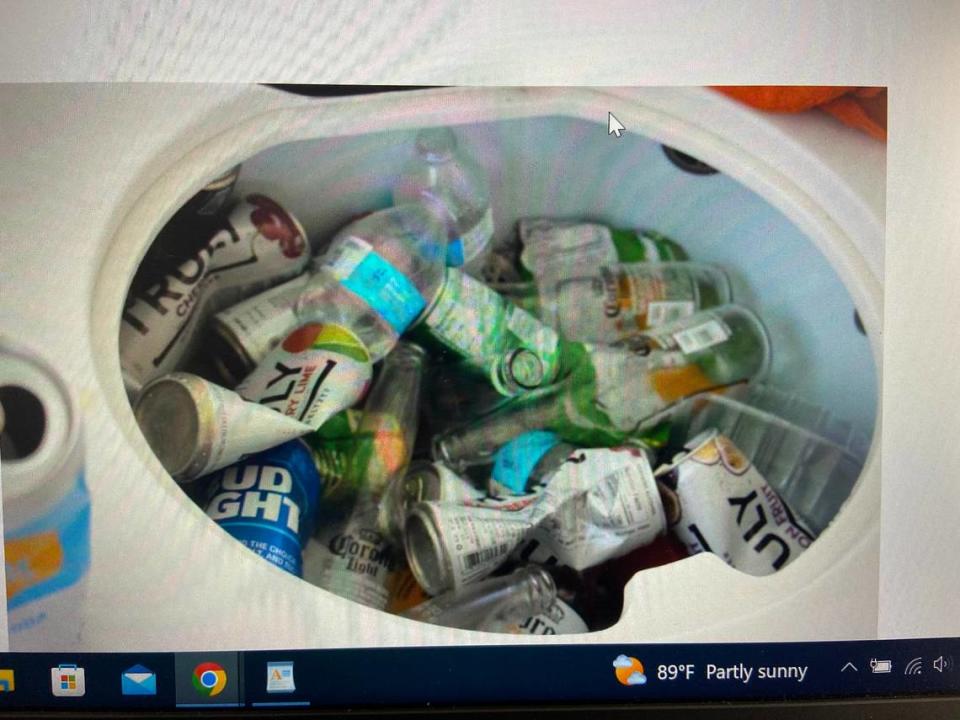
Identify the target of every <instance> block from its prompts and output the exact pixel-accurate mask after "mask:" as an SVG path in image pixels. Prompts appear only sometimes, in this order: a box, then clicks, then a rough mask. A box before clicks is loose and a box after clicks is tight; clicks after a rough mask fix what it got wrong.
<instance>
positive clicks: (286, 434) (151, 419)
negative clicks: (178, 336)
mask: <svg viewBox="0 0 960 720" xmlns="http://www.w3.org/2000/svg"><path fill="white" fill-rule="evenodd" d="M133 412H134V415H135V416H136V418H137V423H138V424H139V425H140V430H141V432H143V435H144V437H145V438H146V439H147V442H148V443H149V444H150V447H151V448H152V449H153V452H154V454H156V456H157V459H158V460H159V461H160V463H161V464H162V465H163V467H164V468H165V469H166V470H167V472H169V473H170V475H172V476H173V478H174V479H175V480H177V481H178V482H190V481H192V480H194V479H196V478H198V477H200V476H202V475H207V474H208V473H211V472H213V471H214V470H219V469H220V468H223V467H226V466H227V465H232V464H233V463H235V462H237V461H238V460H239V459H240V458H242V457H243V456H244V455H249V454H251V453H256V452H260V451H261V450H266V449H267V448H271V447H273V446H274V445H279V444H281V443H283V442H286V441H288V440H292V439H294V438H296V437H299V436H301V435H304V434H306V433H308V432H310V430H311V428H310V426H309V425H306V424H304V423H302V422H300V421H298V420H296V419H294V418H291V417H287V416H285V415H281V414H279V413H277V412H275V411H274V410H271V409H270V408H268V407H266V406H264V405H259V404H257V403H254V402H249V401H247V400H245V399H244V398H243V397H241V396H240V395H238V394H237V393H235V392H233V391H232V390H227V389H226V388H224V387H220V386H219V385H216V384H214V383H212V382H210V381H209V380H204V379H203V378H201V377H198V376H197V375H191V374H190V373H183V372H176V373H170V374H169V375H165V376H163V377H161V378H158V379H156V380H154V381H153V382H151V383H150V384H149V385H147V386H146V387H145V388H144V389H143V392H142V393H140V396H139V397H138V398H137V402H136V405H135V406H134V411H133Z"/></svg>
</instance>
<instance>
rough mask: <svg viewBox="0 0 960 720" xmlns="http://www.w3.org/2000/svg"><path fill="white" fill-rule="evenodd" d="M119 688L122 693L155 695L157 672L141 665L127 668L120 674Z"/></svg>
mask: <svg viewBox="0 0 960 720" xmlns="http://www.w3.org/2000/svg"><path fill="white" fill-rule="evenodd" d="M120 690H121V692H122V693H123V694H124V695H156V694H157V674H156V673H155V672H153V670H150V669H149V668H145V667H144V666H143V665H134V666H133V667H131V668H127V669H126V670H124V671H123V674H122V675H121V676H120Z"/></svg>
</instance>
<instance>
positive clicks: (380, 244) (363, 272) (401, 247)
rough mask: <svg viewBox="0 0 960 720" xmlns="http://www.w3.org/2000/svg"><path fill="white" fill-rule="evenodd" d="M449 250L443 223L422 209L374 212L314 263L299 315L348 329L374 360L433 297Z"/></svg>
mask: <svg viewBox="0 0 960 720" xmlns="http://www.w3.org/2000/svg"><path fill="white" fill-rule="evenodd" d="M446 246H447V240H446V233H445V232H444V229H443V226H442V224H441V223H440V221H439V219H438V218H437V217H436V216H435V215H434V214H433V213H432V212H431V211H430V210H429V209H427V208H426V207H424V206H422V205H416V204H406V205H398V206H397V207H393V208H389V209H387V210H381V211H379V212H375V213H371V214H370V215H367V216H365V217H363V218H361V219H359V220H357V221H355V222H353V223H350V224H349V225H347V226H346V227H345V228H343V229H342V230H341V231H340V232H339V233H337V235H336V236H335V237H334V238H333V240H332V241H331V242H330V247H329V249H328V250H327V252H326V253H325V254H324V255H323V256H322V257H320V258H317V259H315V260H314V266H313V269H314V271H315V274H314V276H313V277H312V278H311V279H310V282H309V283H308V285H307V287H306V288H305V289H304V291H303V292H302V293H301V295H300V298H299V300H298V301H297V309H296V312H297V315H298V317H299V318H300V319H301V320H303V321H312V320H317V321H321V322H333V323H336V324H339V325H344V326H345V327H349V328H350V329H351V330H353V332H355V333H356V334H357V336H358V337H359V338H360V339H361V340H362V341H363V342H364V344H365V345H366V346H367V348H368V350H369V351H370V354H371V356H372V357H373V360H374V361H375V362H376V361H377V360H379V359H381V358H383V357H384V356H386V354H387V353H389V352H390V350H392V349H393V347H394V346H395V345H396V344H397V340H398V338H399V337H400V335H401V334H403V332H404V331H405V330H406V329H407V328H408V327H409V326H410V325H411V324H413V322H414V321H415V320H417V319H418V318H419V317H420V316H421V315H422V314H423V313H424V311H426V310H427V309H429V308H430V307H431V305H432V304H433V302H434V301H435V300H436V298H437V296H438V295H439V292H440V288H441V287H442V285H443V280H444V267H445V265H444V258H445V257H446Z"/></svg>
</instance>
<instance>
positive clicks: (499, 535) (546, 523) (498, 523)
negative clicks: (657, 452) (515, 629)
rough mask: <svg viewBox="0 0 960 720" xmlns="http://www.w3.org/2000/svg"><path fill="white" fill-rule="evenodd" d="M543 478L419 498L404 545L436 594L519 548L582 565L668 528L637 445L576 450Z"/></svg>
mask: <svg viewBox="0 0 960 720" xmlns="http://www.w3.org/2000/svg"><path fill="white" fill-rule="evenodd" d="M544 482H545V483H546V484H545V485H542V486H539V487H537V486H535V487H534V492H532V493H531V494H529V495H523V496H519V497H511V498H506V499H504V498H496V497H486V498H483V499H480V500H467V501H464V502H459V503H451V502H421V503H418V504H417V505H415V506H414V507H413V509H412V510H411V511H410V514H409V516H408V517H407V524H406V530H405V536H404V548H405V550H406V554H407V562H408V563H409V564H410V569H411V570H412V571H413V574H414V576H415V577H416V578H417V581H418V582H419V583H420V584H421V585H422V586H423V587H424V589H426V590H427V592H429V593H430V594H431V595H436V594H439V593H441V592H444V591H446V590H450V589H459V588H462V587H463V586H465V585H469V584H470V583H473V582H477V581H478V580H481V579H482V578H484V577H486V576H487V575H489V574H490V573H491V572H493V571H494V570H495V569H496V568H497V567H499V566H500V565H501V564H502V563H503V562H504V561H505V560H507V559H508V558H509V557H511V556H512V555H514V554H516V553H519V554H521V555H522V556H523V557H525V558H528V559H529V560H531V561H533V562H538V563H544V564H546V563H549V564H553V563H559V564H562V565H567V566H569V567H571V568H573V569H575V570H582V569H584V568H587V567H591V566H593V565H597V564H599V563H601V562H603V561H604V560H607V559H609V558H611V557H617V556H619V555H623V554H625V553H627V552H629V551H631V550H633V549H634V548H636V547H640V546H641V545H645V544H647V543H650V542H652V541H653V540H654V539H655V538H656V537H657V536H658V535H660V534H662V533H663V532H665V530H666V517H665V515H664V509H663V505H662V502H661V500H660V496H659V493H658V491H657V486H656V483H655V481H654V479H653V472H652V471H651V469H650V464H649V463H648V462H647V459H646V457H645V456H644V454H643V453H642V452H640V451H639V450H637V449H634V448H619V449H607V448H602V449H595V450H577V451H575V452H574V453H572V454H571V455H570V457H569V458H567V460H566V461H565V462H564V463H563V464H562V465H561V466H560V467H559V468H558V469H557V471H556V472H555V473H553V474H552V475H551V476H549V477H548V478H546V479H545V480H544ZM528 546H533V548H534V549H533V550H531V549H530V547H528Z"/></svg>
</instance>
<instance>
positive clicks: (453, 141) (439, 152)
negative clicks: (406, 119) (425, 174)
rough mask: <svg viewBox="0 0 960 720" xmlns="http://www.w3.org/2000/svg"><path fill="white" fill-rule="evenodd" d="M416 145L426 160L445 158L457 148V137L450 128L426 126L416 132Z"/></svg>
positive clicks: (418, 151)
mask: <svg viewBox="0 0 960 720" xmlns="http://www.w3.org/2000/svg"><path fill="white" fill-rule="evenodd" d="M416 145H417V153H419V154H420V155H421V156H422V157H424V158H426V159H427V160H447V159H449V158H450V157H451V156H452V155H453V153H454V151H455V150H456V149H457V138H456V136H455V135H454V134H453V131H452V130H451V129H450V128H447V127H439V128H427V129H425V130H421V131H420V132H419V133H417V140H416Z"/></svg>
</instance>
